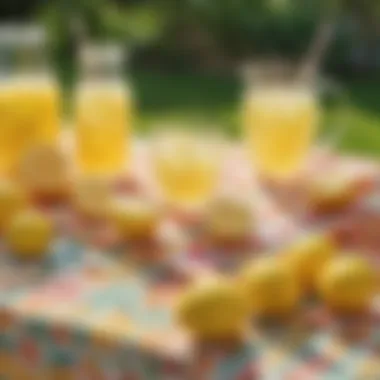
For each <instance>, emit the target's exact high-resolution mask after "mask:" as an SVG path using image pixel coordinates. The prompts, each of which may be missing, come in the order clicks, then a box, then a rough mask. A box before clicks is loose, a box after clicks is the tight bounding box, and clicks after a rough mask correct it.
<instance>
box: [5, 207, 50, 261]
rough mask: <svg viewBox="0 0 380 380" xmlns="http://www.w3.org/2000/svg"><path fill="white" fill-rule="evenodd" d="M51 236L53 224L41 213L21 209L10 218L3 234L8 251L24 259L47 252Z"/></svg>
mask: <svg viewBox="0 0 380 380" xmlns="http://www.w3.org/2000/svg"><path fill="white" fill-rule="evenodd" d="M52 238H53V225H52V223H51V222H50V220H49V219H47V218H46V217H45V216H44V215H43V214H40V213H39V212H36V211H33V210H25V211H21V212H19V213H18V214H16V215H15V216H14V218H12V220H11V222H10V224H9V227H8V229H7V233H6V236H5V239H6V243H7V245H8V247H9V249H10V251H11V252H12V253H13V254H14V255H16V256H18V257H20V258H24V259H34V258H39V257H41V256H43V255H44V254H46V253H47V251H48V249H49V244H50V243H51V241H52Z"/></svg>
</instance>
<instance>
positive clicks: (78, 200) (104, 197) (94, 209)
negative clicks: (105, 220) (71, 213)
mask: <svg viewBox="0 0 380 380" xmlns="http://www.w3.org/2000/svg"><path fill="white" fill-rule="evenodd" d="M111 195H112V192H111V186H110V184H109V183H108V182H107V181H106V180H104V179H103V178H98V177H90V178H84V179H81V180H80V181H78V182H77V183H76V185H75V187H74V192H73V196H72V203H73V205H74V207H75V209H76V210H77V211H79V212H80V213H81V214H84V215H86V216H89V217H96V218H97V217H105V216H106V215H107V213H108V210H109V207H110V203H111Z"/></svg>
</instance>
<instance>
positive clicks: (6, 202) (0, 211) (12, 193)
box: [0, 181, 27, 231]
mask: <svg viewBox="0 0 380 380" xmlns="http://www.w3.org/2000/svg"><path fill="white" fill-rule="evenodd" d="M26 203H27V202H26V197H25V194H24V193H23V192H22V191H21V189H20V188H19V187H17V186H16V185H15V184H13V183H11V182H7V181H1V182H0V231H2V230H3V229H4V228H5V227H6V226H7V224H8V223H9V221H10V219H11V218H12V217H13V215H14V214H15V213H16V212H18V211H19V210H21V209H22V208H23V207H25V206H26Z"/></svg>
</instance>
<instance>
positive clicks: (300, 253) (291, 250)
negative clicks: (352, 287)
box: [283, 234, 338, 293]
mask: <svg viewBox="0 0 380 380" xmlns="http://www.w3.org/2000/svg"><path fill="white" fill-rule="evenodd" d="M337 253H338V249H337V247H336V245H335V243H334V241H333V240H332V238H330V237H329V236H327V235H323V234H315V235H310V236H307V237H305V238H302V239H300V240H298V241H296V242H295V243H294V244H292V245H291V246H290V247H288V248H287V249H286V250H285V252H283V260H284V262H285V263H286V264H287V265H289V267H290V268H291V269H292V270H293V271H294V274H295V276H296V278H297V279H298V281H299V284H300V285H301V287H302V289H303V290H304V291H305V292H307V293H308V292H313V291H315V290H316V284H317V277H318V275H319V273H320V272H321V270H322V269H323V267H324V266H325V265H326V263H328V262H329V261H330V260H331V259H332V258H333V257H335V256H336V255H337Z"/></svg>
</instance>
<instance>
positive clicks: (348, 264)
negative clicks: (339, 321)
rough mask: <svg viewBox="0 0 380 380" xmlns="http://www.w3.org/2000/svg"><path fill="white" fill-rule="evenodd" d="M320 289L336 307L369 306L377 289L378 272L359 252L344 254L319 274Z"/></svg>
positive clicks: (364, 307) (335, 308) (326, 298)
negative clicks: (356, 253) (357, 253)
mask: <svg viewBox="0 0 380 380" xmlns="http://www.w3.org/2000/svg"><path fill="white" fill-rule="evenodd" d="M318 284H319V293H320V295H321V297H322V299H323V300H324V301H325V302H326V304H327V305H328V306H329V307H331V308H332V309H334V310H340V311H348V312H351V311H352V312H356V311H364V310H366V309H367V308H368V307H369V306H370V305H371V302H372V300H373V297H374V295H375V292H376V272H375V270H374V269H373V267H372V266H371V265H370V263H369V262H368V261H366V260H365V259H363V258H362V257H360V256H358V255H344V256H340V257H337V258H335V259H333V260H332V261H330V263H328V264H327V265H326V267H325V268H324V270H323V271H322V273H321V274H320V276H319V282H318Z"/></svg>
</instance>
